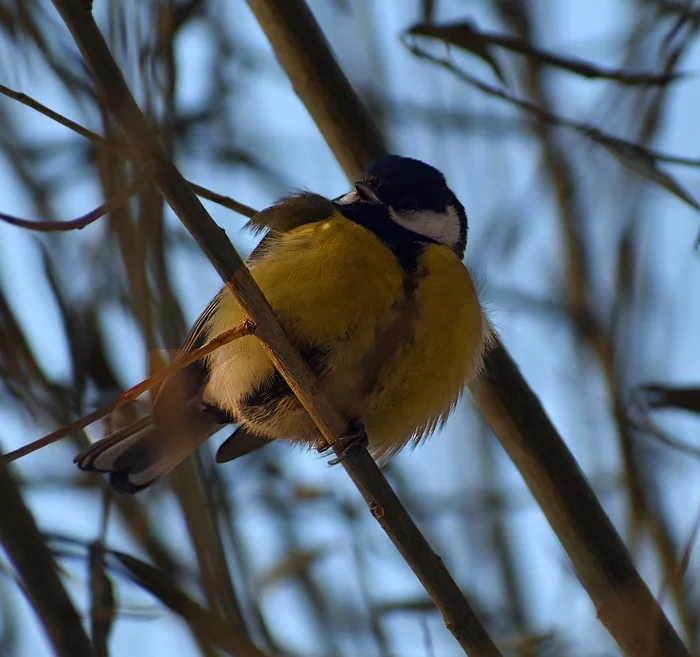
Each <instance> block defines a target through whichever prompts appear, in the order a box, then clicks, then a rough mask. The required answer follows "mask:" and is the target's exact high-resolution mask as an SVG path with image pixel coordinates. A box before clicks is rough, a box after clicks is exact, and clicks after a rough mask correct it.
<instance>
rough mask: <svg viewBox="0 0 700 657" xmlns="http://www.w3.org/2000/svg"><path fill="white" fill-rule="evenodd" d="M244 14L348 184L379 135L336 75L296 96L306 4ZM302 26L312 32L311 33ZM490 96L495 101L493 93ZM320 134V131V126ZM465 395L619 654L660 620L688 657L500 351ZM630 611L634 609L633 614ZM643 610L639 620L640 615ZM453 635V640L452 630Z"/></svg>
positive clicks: (666, 640) (290, 0)
mask: <svg viewBox="0 0 700 657" xmlns="http://www.w3.org/2000/svg"><path fill="white" fill-rule="evenodd" d="M248 4H249V5H250V7H251V9H252V10H253V12H254V13H255V14H256V17H257V18H258V21H259V22H260V23H261V26H262V27H263V29H264V30H265V32H266V34H267V36H268V39H270V41H271V43H272V46H273V48H274V49H275V52H276V54H277V56H278V58H280V60H281V61H282V62H283V66H284V67H285V70H286V71H287V74H288V75H289V77H290V80H291V81H292V85H293V86H294V88H295V89H296V90H297V93H298V94H299V96H300V98H301V99H302V100H303V101H304V102H305V104H306V105H307V108H308V110H309V112H310V113H311V114H312V116H314V118H315V119H316V120H317V122H319V123H320V121H321V120H323V117H327V116H329V115H330V116H333V119H334V120H335V121H337V122H338V124H339V125H343V130H342V134H340V135H336V139H335V140H334V141H331V140H329V145H330V146H331V148H332V150H333V151H334V153H335V155H336V158H337V159H338V161H339V162H340V163H341V165H342V166H343V169H344V170H345V172H346V175H348V176H349V177H350V178H351V179H353V177H354V176H355V175H356V172H357V171H359V170H361V169H362V167H363V166H364V164H365V160H364V159H360V158H358V157H357V150H356V143H357V142H358V141H361V140H362V139H363V136H364V135H368V134H369V135H372V134H376V129H375V128H374V127H373V126H368V125H367V122H371V119H370V118H369V117H368V115H367V114H366V113H365V112H363V111H360V109H358V107H359V108H361V107H362V106H361V102H360V100H359V99H358V98H357V96H356V95H355V94H352V95H350V96H348V95H346V94H345V90H346V89H347V84H348V83H347V79H346V78H345V76H344V75H343V73H342V71H340V69H336V78H331V77H329V76H326V77H325V78H324V83H323V92H319V93H314V88H312V89H311V90H310V91H309V90H306V91H305V92H304V93H301V92H300V89H303V88H304V84H306V80H307V79H308V78H309V77H312V76H313V74H314V71H315V70H316V68H315V66H314V65H313V63H311V64H310V59H309V56H308V55H306V54H304V53H303V52H302V53H300V54H299V55H298V58H297V60H296V61H294V59H293V58H294V56H295V54H297V52H298V51H299V50H302V51H303V49H304V47H308V49H309V50H310V51H313V52H314V53H318V52H319V51H324V52H325V53H327V56H328V57H332V55H331V54H329V49H328V46H327V44H326V43H325V40H323V38H322V37H321V39H320V40H319V41H317V40H316V39H315V38H314V37H315V36H316V35H317V34H318V33H319V30H318V26H317V25H315V21H314V18H313V16H312V15H311V13H310V12H309V11H308V8H307V7H306V4H305V3H304V2H301V0H280V1H278V2H275V1H274V0H248ZM300 17H303V21H305V22H302V18H300ZM308 23H313V26H312V27H311V28H308ZM294 35H297V36H296V37H295V36H294ZM302 35H303V39H304V41H303V43H302V44H299V43H293V46H294V47H292V46H290V41H291V42H294V39H296V40H297V41H298V40H299V39H300V38H302ZM318 56H320V55H315V57H318ZM329 70H330V69H329ZM328 72H329V71H326V73H328ZM489 89H490V88H489ZM337 90H339V95H340V97H342V98H343V103H342V105H341V106H338V105H337V103H336V101H335V98H336V91H337ZM496 95H501V94H500V93H498V92H497V93H496ZM535 109H536V110H537V108H535ZM317 117H321V118H320V119H319V118H317ZM319 127H321V129H322V130H323V126H322V125H320V126H319ZM369 144H371V149H370V150H371V153H370V155H371V158H372V159H375V158H379V157H382V156H383V155H385V154H386V148H385V147H384V145H383V143H382V142H381V141H376V140H373V141H372V142H369ZM367 148H370V146H369V145H368V146H367ZM364 157H365V156H364V155H363V156H362V158H364ZM470 389H471V391H472V394H473V396H474V400H475V402H476V404H477V406H478V408H479V410H480V411H481V412H482V414H483V415H484V417H485V418H486V420H487V421H488V423H489V424H490V425H491V427H492V428H493V430H494V433H495V434H496V436H497V437H498V439H499V440H500V441H501V444H502V445H503V447H504V448H505V449H506V451H507V452H508V454H509V455H510V457H511V459H512V460H513V462H514V463H515V465H516V467H518V469H519V470H520V472H521V474H522V476H523V478H524V479H525V481H526V483H527V485H528V486H529V488H530V490H531V491H532V493H533V495H534V497H535V499H536V500H537V502H538V503H539V505H540V507H541V508H542V510H543V511H544V513H545V515H546V517H547V519H548V521H549V523H550V525H551V526H552V528H553V529H554V531H555V533H556V534H557V537H558V538H559V540H560V542H561V544H562V546H563V547H564V549H565V550H566V552H567V554H568V556H569V558H570V559H571V562H572V564H573V566H574V568H575V571H576V574H577V575H578V577H579V580H580V581H581V583H582V584H583V585H584V587H585V588H586V590H587V592H588V594H589V596H590V597H591V600H592V601H593V603H594V605H595V606H596V609H597V611H598V614H599V617H600V619H601V621H602V622H603V624H604V625H605V626H606V628H607V629H608V631H609V632H610V633H611V634H612V636H613V637H614V638H615V640H616V641H617V643H618V645H619V646H620V647H621V649H622V651H623V652H624V653H625V654H626V655H638V654H639V649H640V646H645V645H646V643H645V642H646V639H647V637H648V629H649V625H648V623H649V622H651V621H652V620H654V621H656V620H657V618H658V623H659V634H658V637H655V638H657V639H658V651H659V654H664V655H671V656H674V657H675V656H677V657H688V651H687V650H686V649H685V647H684V646H683V644H682V642H681V640H680V639H679V637H678V635H677V634H676V632H675V630H674V629H673V627H672V625H671V624H670V623H669V622H668V619H667V618H666V616H665V614H664V613H663V611H662V610H661V609H660V608H659V606H658V604H657V602H656V600H654V598H653V596H652V595H651V593H650V591H649V589H648V588H647V586H646V584H645V583H644V582H643V581H642V579H641V578H640V576H639V574H638V573H637V570H636V568H635V566H634V563H633V561H632V558H631V556H630V554H629V552H628V551H627V548H626V547H625V545H624V543H623V542H622V539H621V538H620V536H619V535H618V533H617V531H616V530H615V528H614V526H613V525H612V523H611V522H610V519H609V518H608V517H607V515H606V513H605V511H604V510H603V508H602V507H601V505H600V502H599V501H598V500H597V498H596V497H595V494H594V493H593V491H592V490H591V487H590V485H589V484H588V482H587V481H586V479H585V477H584V476H583V474H582V473H581V470H580V469H579V467H578V464H577V463H576V461H575V459H574V458H573V456H572V454H571V452H570V451H569V449H568V448H567V446H566V444H565V443H564V441H563V440H562V439H561V437H560V436H559V434H558V433H557V431H556V429H555V428H554V426H553V425H552V423H551V422H550V420H549V418H548V417H547V415H546V413H545V412H544V409H543V408H542V406H541V404H540V402H539V400H538V399H537V397H536V396H535V395H534V393H533V392H532V391H531V390H530V388H529V386H528V385H527V382H526V381H525V380H524V378H523V376H522V374H521V373H520V371H519V370H518V368H517V366H516V365H515V363H514V362H513V360H512V359H511V357H510V355H509V354H508V352H507V350H506V349H505V347H504V346H503V345H502V344H501V343H500V342H498V343H497V344H496V346H495V348H494V349H493V350H492V351H491V353H490V354H489V355H488V356H487V357H486V374H485V375H484V376H483V377H482V378H481V379H480V380H479V381H477V382H475V383H473V384H471V385H470ZM380 522H381V520H380ZM383 526H384V528H385V530H387V531H390V530H389V529H387V527H386V525H383ZM399 549H401V547H399ZM428 549H429V548H428ZM418 553H419V554H420V552H418ZM402 554H404V557H405V558H406V559H407V561H408V563H409V564H410V565H411V566H412V567H413V568H414V570H415V569H416V565H415V564H414V563H413V562H412V561H411V558H412V557H414V556H415V555H416V552H411V553H410V554H409V555H408V556H407V555H406V554H405V553H404V552H403V551H402ZM419 577H420V575H419ZM421 581H422V582H423V584H424V586H426V589H427V590H428V592H429V593H430V594H431V597H433V600H435V601H436V604H437V606H438V608H439V609H440V611H441V612H442V613H443V615H445V614H446V609H445V606H447V614H451V613H452V612H453V611H454V610H453V609H451V608H450V607H449V602H448V601H446V600H445V599H444V598H442V596H441V594H440V592H434V591H432V590H431V589H430V588H429V583H426V581H424V580H421ZM632 601H635V602H636V604H630V602H632ZM639 609H642V610H644V613H641V614H639V613H638V610H639ZM657 610H658V617H657V616H656V613H657ZM445 617H446V618H447V617H448V616H445ZM450 629H451V630H452V631H453V632H454V631H455V628H454V627H450ZM477 652H478V651H477Z"/></svg>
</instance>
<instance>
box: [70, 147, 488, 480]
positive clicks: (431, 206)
mask: <svg viewBox="0 0 700 657" xmlns="http://www.w3.org/2000/svg"><path fill="white" fill-rule="evenodd" d="M248 226H249V228H251V229H252V230H253V231H254V232H256V233H264V236H263V238H262V240H261V241H260V243H259V244H258V246H257V247H256V248H255V249H254V250H253V252H252V253H251V255H250V256H249V258H248V260H247V266H248V268H249V269H250V273H251V275H252V277H253V279H254V280H255V281H256V283H257V284H258V286H259V287H260V288H261V290H262V291H263V293H264V294H265V296H266V298H267V300H268V301H269V302H270V304H271V306H272V308H273V310H274V311H275V313H276V315H277V317H278V318H279V320H280V322H281V323H282V325H283V327H284V329H285V330H286V332H287V334H288V335H289V337H290V338H291V340H292V342H293V343H294V345H295V346H296V348H297V349H298V350H299V352H300V354H301V356H302V357H303V358H304V360H305V361H306V362H307V364H308V365H309V366H310V368H311V369H312V370H313V372H314V374H315V375H316V377H317V378H318V385H319V386H320V389H321V390H322V391H323V393H324V394H325V395H326V396H327V398H328V399H329V401H330V402H331V403H332V404H334V405H335V407H336V408H337V409H338V410H339V411H340V412H341V413H342V414H343V415H344V417H345V418H346V419H347V421H348V423H349V426H351V427H354V428H355V434H356V436H362V437H363V438H364V439H365V440H366V444H367V447H368V449H369V451H370V453H371V455H372V456H373V457H374V458H375V459H377V460H378V461H379V462H380V464H383V463H385V462H386V461H388V460H389V459H390V458H391V457H392V456H394V455H395V454H396V453H397V452H399V451H400V450H401V449H402V448H403V447H405V446H406V445H408V444H413V445H417V444H418V443H419V442H421V441H422V440H423V439H424V438H425V437H427V436H428V435H429V434H431V433H432V432H433V431H434V430H435V429H436V428H437V427H439V426H441V425H442V424H444V422H445V421H446V420H447V418H448V416H449V415H450V413H451V412H452V410H453V409H454V408H455V405H456V403H457V401H458V399H459V398H460V396H461V394H462V392H463V390H464V388H465V386H466V385H467V384H468V383H469V382H470V381H472V380H473V379H474V378H475V377H477V376H478V375H479V374H480V372H481V370H482V367H483V362H484V357H485V354H486V353H487V351H488V349H489V345H490V344H491V343H492V329H491V328H490V323H489V321H488V318H487V315H486V313H485V311H484V309H483V307H482V304H481V302H480V298H479V294H478V291H477V286H476V285H475V282H474V279H473V278H472V276H471V275H470V272H469V270H468V269H467V267H466V266H465V265H464V262H463V258H464V254H465V249H466V246H467V231H468V225H467V215H466V212H465V210H464V206H463V205H462V204H461V203H460V201H459V200H458V199H457V197H456V196H455V194H454V193H453V192H452V190H451V189H450V188H449V186H448V185H447V182H446V180H445V176H444V175H443V174H442V173H441V172H440V171H439V170H438V169H436V168H434V167H433V166H431V165H429V164H427V163H425V162H422V161H420V160H417V159H413V158H409V157H404V156H399V155H389V156H387V157H384V158H382V159H379V160H377V161H375V162H372V163H371V164H370V165H369V166H368V167H367V169H366V170H365V172H364V175H363V176H362V178H361V179H360V180H359V181H357V182H356V183H355V184H354V185H353V187H352V189H351V191H349V192H347V193H346V194H344V195H342V196H339V197H337V198H334V199H329V198H326V197H324V196H321V195H319V194H315V193H312V192H307V191H302V192H296V193H293V194H291V195H289V196H287V197H285V198H282V199H280V200H279V201H278V202H276V203H275V204H274V205H272V206H271V207H269V208H267V209H265V210H262V211H261V212H259V213H258V214H256V215H255V216H253V218H252V219H251V220H250V222H249V224H248ZM244 319H245V316H244V313H243V311H242V310H241V308H240V307H239V305H238V303H237V302H236V301H235V299H234V298H233V296H232V294H231V293H230V291H229V290H228V288H226V287H224V288H223V289H222V290H221V291H220V292H219V293H218V294H217V295H216V296H215V297H214V299H213V300H212V301H211V303H209V305H208V306H207V307H206V309H205V310H204V312H203V313H202V314H201V316H200V317H199V319H198V320H197V321H196V322H195V324H194V326H193V328H192V330H191V331H190V334H189V337H188V338H187V340H186V342H185V344H184V346H183V347H182V350H181V353H188V352H191V351H192V350H194V349H197V348H198V347H201V346H202V345H204V344H205V343H206V342H207V341H208V340H210V339H212V338H214V337H216V336H217V335H220V334H222V333H223V332H224V331H226V330H228V329H230V328H232V327H235V326H237V325H239V324H240V323H241V322H242V321H243V320H244ZM225 425H237V426H238V428H237V429H236V430H235V431H234V433H233V434H232V435H231V436H230V437H229V438H228V439H227V440H225V441H224V442H223V444H222V445H221V446H220V448H219V450H218V452H217V455H216V460H217V462H218V463H225V462H228V461H230V460H232V459H234V458H237V457H239V456H242V455H243V454H246V453H248V452H250V451H253V450H255V449H257V448H259V447H262V446H264V445H266V444H268V443H270V442H272V441H274V440H285V441H289V442H291V443H293V444H301V445H305V446H307V447H310V448H312V447H317V448H319V449H322V448H323V445H324V441H323V439H322V436H321V434H320V432H319V431H318V429H317V427H316V425H315V424H314V422H313V421H312V420H311V418H310V416H309V415H308V414H307V412H306V411H305V410H304V408H303V407H302V405H301V404H300V402H299V401H298V400H297V399H296V397H295V396H294V394H293V392H292V390H291V389H290V387H289V386H288V385H287V383H286V381H285V380H284V378H283V377H282V375H281V374H280V373H279V372H278V371H277V370H276V368H275V367H274V365H273V363H272V362H271V360H270V358H269V356H268V353H267V352H266V351H265V349H264V348H263V346H262V344H261V343H260V342H259V341H258V340H257V338H255V336H253V335H251V336H245V337H242V338H240V339H237V340H235V341H232V342H230V343H228V344H224V345H223V346H221V347H219V348H218V349H216V350H215V351H213V352H212V353H210V354H209V355H207V356H206V357H204V358H202V359H201V360H199V361H196V362H195V363H194V364H192V365H189V366H188V367H186V368H185V369H183V370H181V371H180V372H178V373H176V374H174V375H172V377H171V378H169V379H166V381H165V382H164V383H163V384H162V386H161V387H160V389H159V391H158V392H157V394H156V395H155V396H154V397H153V400H152V402H151V404H150V412H149V413H147V414H144V415H142V416H141V417H138V418H137V419H136V420H133V419H132V421H131V422H129V423H127V424H126V425H125V426H121V427H115V430H114V431H113V432H112V433H110V434H109V435H107V436H106V437H104V438H102V439H100V440H97V441H96V442H94V443H93V444H92V445H91V446H90V447H89V448H88V449H86V450H85V451H83V452H82V453H81V454H79V455H78V456H76V458H75V462H76V463H77V465H78V467H79V468H80V469H82V470H86V471H97V472H102V473H108V477H109V483H110V485H111V487H112V488H113V489H114V490H115V491H117V492H119V493H136V492H138V491H140V490H143V489H144V488H147V487H148V486H150V485H151V484H152V483H153V482H154V481H156V480H157V479H158V478H160V477H162V476H164V475H166V474H168V473H169V472H170V471H172V470H173V469H174V468H175V467H176V466H177V465H178V464H179V463H180V462H181V461H183V460H184V459H185V458H186V457H187V456H188V455H189V454H191V453H192V452H194V451H195V450H196V449H197V448H198V447H199V446H200V445H201V444H202V443H204V442H205V441H206V440H207V439H209V438H210V437H211V436H213V435H214V434H215V433H217V432H218V431H219V430H220V429H221V428H222V427H223V426H225ZM352 431H353V430H352V429H351V434H352Z"/></svg>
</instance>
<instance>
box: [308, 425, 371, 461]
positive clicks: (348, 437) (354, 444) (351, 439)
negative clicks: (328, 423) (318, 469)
mask: <svg viewBox="0 0 700 657" xmlns="http://www.w3.org/2000/svg"><path fill="white" fill-rule="evenodd" d="M339 442H340V453H339V454H338V456H336V457H335V458H334V459H331V460H330V461H328V465H338V463H340V462H341V461H344V460H345V459H347V458H352V457H353V456H356V455H357V454H359V453H360V451H361V450H362V449H364V448H365V447H367V445H368V444H369V439H368V438H367V432H366V431H365V427H364V425H363V424H362V422H360V421H358V420H352V421H351V422H350V423H349V426H348V432H347V434H345V435H344V436H343V437H342V438H341V439H340V441H339ZM330 448H331V445H330V444H329V443H328V441H327V440H326V439H325V438H322V439H321V440H320V441H319V443H318V447H317V448H316V449H317V450H318V452H319V453H323V452H327V451H328V450H329V449H330Z"/></svg>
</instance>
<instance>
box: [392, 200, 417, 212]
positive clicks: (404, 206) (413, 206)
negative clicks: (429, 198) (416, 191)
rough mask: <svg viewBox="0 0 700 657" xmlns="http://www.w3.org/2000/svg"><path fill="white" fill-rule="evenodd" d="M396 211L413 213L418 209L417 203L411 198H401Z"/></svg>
mask: <svg viewBox="0 0 700 657" xmlns="http://www.w3.org/2000/svg"><path fill="white" fill-rule="evenodd" d="M396 209H397V210H398V211H399V212H413V211H414V210H417V209H418V202H417V201H416V200H415V199H412V198H402V199H401V201H399V203H398V205H397V206H396Z"/></svg>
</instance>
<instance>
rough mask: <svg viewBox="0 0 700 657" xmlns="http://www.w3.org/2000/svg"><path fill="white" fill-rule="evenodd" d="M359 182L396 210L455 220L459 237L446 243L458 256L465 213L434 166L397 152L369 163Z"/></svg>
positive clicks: (463, 238)
mask: <svg viewBox="0 0 700 657" xmlns="http://www.w3.org/2000/svg"><path fill="white" fill-rule="evenodd" d="M362 182H363V183H366V184H367V185H368V186H369V187H371V188H372V189H373V190H374V192H375V193H376V196H377V198H378V199H379V200H380V201H381V202H382V203H383V204H385V205H387V206H389V207H390V208H392V209H393V210H394V211H395V212H396V213H406V214H407V215H410V214H411V213H420V212H426V213H430V215H431V216H433V221H435V222H440V221H453V220H454V219H455V218H456V219H457V220H458V221H459V229H458V232H459V237H458V239H456V240H455V241H454V243H453V244H450V246H451V247H452V248H453V249H454V250H455V252H456V253H457V254H458V255H459V256H460V257H462V256H463V255H464V249H465V247H466V243H467V215H466V212H465V211H464V207H463V206H462V204H461V203H460V202H459V200H458V199H457V197H456V196H455V195H454V193H453V192H452V190H451V189H450V188H449V187H448V186H447V182H446V181H445V176H444V175H443V174H442V173H441V172H440V171H439V170H438V169H436V168H435V167H432V166H430V165H429V164H426V163H425V162H421V161H420V160H415V159H413V158H410V157H402V156H400V155H390V156H388V157H385V158H382V159H381V160H376V161H375V162H372V164H370V165H369V166H368V167H367V170H366V171H365V174H364V176H363V177H362Z"/></svg>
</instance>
